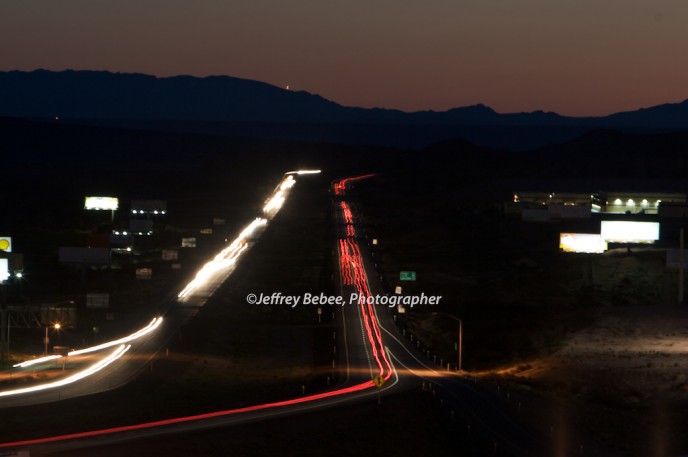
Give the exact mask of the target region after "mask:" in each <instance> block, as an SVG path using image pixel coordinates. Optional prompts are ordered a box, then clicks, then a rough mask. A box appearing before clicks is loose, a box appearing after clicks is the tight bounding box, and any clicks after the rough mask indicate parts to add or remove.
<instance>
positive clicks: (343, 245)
mask: <svg viewBox="0 0 688 457" xmlns="http://www.w3.org/2000/svg"><path fill="white" fill-rule="evenodd" d="M369 176H373V175H366V176H363V177H357V178H347V179H345V180H342V181H340V182H339V183H337V184H335V189H336V192H337V190H338V193H337V195H343V194H344V192H345V190H346V183H347V182H348V181H351V180H356V179H363V178H365V177H369ZM290 178H291V176H288V178H287V179H285V180H284V181H283V182H282V183H281V184H280V185H279V186H278V188H277V189H276V191H275V193H274V194H273V197H272V199H274V198H275V197H276V196H279V193H280V192H285V191H287V190H288V189H289V188H291V187H292V186H293V178H291V179H290ZM272 199H271V201H272ZM341 206H342V208H344V209H346V210H347V211H346V214H345V215H344V217H345V219H346V220H347V221H348V224H347V236H346V237H345V238H342V239H340V240H339V248H340V259H341V262H342V270H341V272H342V276H343V280H344V282H345V284H347V285H351V286H354V287H355V288H356V289H357V291H358V293H359V296H360V297H362V298H361V300H360V301H359V305H360V310H361V314H362V316H363V319H364V325H365V329H366V334H367V338H368V341H369V343H370V345H371V347H372V350H373V354H374V357H375V359H376V361H377V364H378V367H379V369H380V375H381V376H384V378H385V380H387V379H389V378H390V377H391V376H392V375H393V374H394V369H393V367H392V364H391V362H390V361H389V358H388V354H387V350H386V348H385V347H384V345H383V341H382V335H381V332H380V327H379V325H378V322H377V317H376V314H375V310H374V308H373V305H372V303H371V304H366V302H367V297H370V295H371V293H370V289H369V286H368V278H367V276H366V273H365V267H364V265H363V259H362V256H361V252H360V250H359V247H358V244H357V242H356V239H355V229H354V226H353V217H352V214H351V211H350V210H349V209H348V206H347V205H346V203H345V202H342V205H341ZM278 209H279V207H278ZM257 221H262V222H257ZM266 222H267V221H266V220H265V219H256V221H254V222H253V223H252V224H261V225H263V224H265V223H266ZM255 228H256V227H255V226H252V225H250V226H248V227H247V228H246V229H245V230H244V231H242V234H240V235H239V237H237V239H235V240H234V242H233V243H232V244H231V245H230V247H228V248H227V249H226V250H223V252H221V253H220V254H218V256H216V258H215V259H214V260H213V261H212V262H216V261H217V262H218V263H220V264H221V263H223V262H225V261H226V260H227V259H233V260H234V261H235V260H236V258H238V256H239V255H240V254H241V252H243V250H244V249H245V248H246V247H245V244H246V242H245V237H246V236H248V234H250V233H252V231H253V230H255ZM212 262H211V263H212ZM210 268H214V267H210ZM204 269H205V267H204V268H203V269H201V271H200V272H199V275H200V276H199V275H197V277H196V279H198V278H199V277H201V278H203V277H204V275H201V272H203V271H204ZM196 279H194V281H195V280H196ZM194 281H192V283H193V282H194ZM192 283H190V284H189V286H191V285H192ZM189 286H187V288H185V289H184V291H182V293H184V292H185V291H187V289H188V288H189ZM195 287H197V286H194V287H193V288H195ZM193 288H192V289H190V290H189V291H187V292H186V295H188V293H189V292H190V291H191V290H193ZM181 295H182V294H180V296H181ZM154 322H155V320H154ZM151 324H153V322H152V323H151ZM151 324H149V326H150V325H151ZM158 325H159V322H158ZM129 347H130V346H126V347H124V346H120V348H118V349H117V350H116V351H115V352H114V353H113V354H111V355H110V356H109V357H108V358H107V359H104V360H103V361H101V362H99V363H97V364H95V365H94V366H93V367H91V368H90V369H87V370H85V371H84V372H83V373H87V372H88V371H89V370H100V369H102V368H104V366H106V363H107V364H109V363H111V362H112V361H114V360H116V358H118V357H120V356H121V355H122V354H123V353H124V352H126V350H128V349H129ZM70 354H71V353H70ZM106 360H107V362H106ZM80 374H81V373H80ZM87 375H88V374H84V375H83V376H82V377H85V376H87ZM75 376H77V375H75ZM72 378H74V377H70V378H67V379H65V380H62V381H57V382H56V383H51V384H58V383H64V382H65V381H68V380H71V379H72ZM397 379H398V377H397ZM74 380H76V379H74ZM74 380H72V381H70V382H74ZM40 387H42V386H39V388H40ZM373 387H376V386H375V384H374V383H373V381H372V380H369V381H366V382H362V383H359V384H355V385H353V386H349V387H344V388H340V389H335V390H331V391H327V392H323V393H319V394H314V395H309V396H305V397H300V398H294V399H290V400H284V401H279V402H273V403H264V404H260V405H254V406H248V407H243V408H237V409H230V410H223V411H216V412H211V413H206V414H199V415H195V416H186V417H178V418H172V419H165V420H160V421H154V422H147V423H142V424H135V425H127V426H121V427H113V428H108V429H102V430H92V431H87V432H80V433H73V434H68V435H59V436H52V437H46V438H38V439H31V440H24V441H15V442H10V443H2V444H0V448H9V447H21V446H30V445H38V444H47V443H54V442H59V441H66V440H74V439H79V438H90V437H96V436H103V435H109V434H114V433H122V432H127V431H134V430H142V429H149V428H154V427H161V426H165V425H174V424H180V423H185V422H192V421H200V420H207V419H212V418H218V417H223V416H229V415H235V414H241V413H248V412H253V411H260V410H267V409H274V408H284V407H287V406H294V405H299V404H303V403H309V402H314V401H317V400H324V399H328V398H332V397H337V396H341V395H346V394H352V393H355V392H360V391H363V390H366V389H370V388H373ZM377 388H378V389H379V387H377Z"/></svg>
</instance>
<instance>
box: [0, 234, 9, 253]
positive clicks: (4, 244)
mask: <svg viewBox="0 0 688 457" xmlns="http://www.w3.org/2000/svg"><path fill="white" fill-rule="evenodd" d="M0 251H4V252H12V238H11V237H9V236H0Z"/></svg>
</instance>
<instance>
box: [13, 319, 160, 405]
mask: <svg viewBox="0 0 688 457" xmlns="http://www.w3.org/2000/svg"><path fill="white" fill-rule="evenodd" d="M161 323H162V317H156V318H155V319H153V320H152V321H151V322H150V323H149V324H148V325H146V326H145V327H143V328H142V329H140V330H137V331H136V332H134V333H132V334H131V335H129V336H125V337H123V338H119V339H116V340H113V341H108V342H107V343H102V344H99V345H97V346H91V347H88V348H84V349H78V350H76V351H71V352H69V353H68V354H67V355H68V356H75V355H81V354H88V353H91V352H96V351H101V350H103V349H107V348H110V347H112V346H117V345H120V344H125V343H130V342H132V341H134V340H137V339H139V338H141V337H142V336H144V335H147V334H149V333H150V332H152V331H154V330H155V329H157V328H158V327H159V326H160V324H161ZM61 357H62V356H61V355H49V356H47V357H41V358H38V359H32V360H27V361H25V362H22V363H18V364H16V365H13V367H14V368H26V367H30V366H32V365H37V364H39V363H45V362H50V361H52V360H55V359H59V358H61ZM1 394H2V392H0V395H1Z"/></svg>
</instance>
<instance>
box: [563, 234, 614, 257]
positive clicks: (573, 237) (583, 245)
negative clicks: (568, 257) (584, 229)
mask: <svg viewBox="0 0 688 457" xmlns="http://www.w3.org/2000/svg"><path fill="white" fill-rule="evenodd" d="M559 249H561V250H562V251H563V252H578V253H588V254H601V253H603V252H604V251H606V250H607V242H606V241H604V240H603V239H602V236H601V235H600V234H597V233H560V234H559Z"/></svg>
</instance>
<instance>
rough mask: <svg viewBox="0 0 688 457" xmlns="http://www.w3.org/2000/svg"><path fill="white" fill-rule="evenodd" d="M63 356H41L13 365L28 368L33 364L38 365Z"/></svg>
mask: <svg viewBox="0 0 688 457" xmlns="http://www.w3.org/2000/svg"><path fill="white" fill-rule="evenodd" d="M60 357H62V356H61V355H49V356H46V357H40V358H38V359H31V360H27V361H26V362H21V363H17V364H15V365H12V367H13V368H26V367H30V366H31V365H37V364H39V363H44V362H50V361H51V360H55V359H59V358H60Z"/></svg>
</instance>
